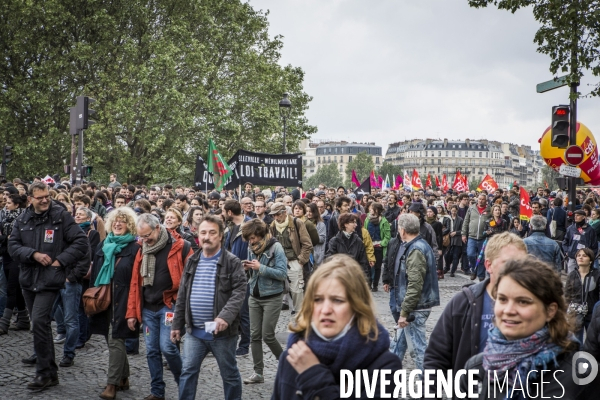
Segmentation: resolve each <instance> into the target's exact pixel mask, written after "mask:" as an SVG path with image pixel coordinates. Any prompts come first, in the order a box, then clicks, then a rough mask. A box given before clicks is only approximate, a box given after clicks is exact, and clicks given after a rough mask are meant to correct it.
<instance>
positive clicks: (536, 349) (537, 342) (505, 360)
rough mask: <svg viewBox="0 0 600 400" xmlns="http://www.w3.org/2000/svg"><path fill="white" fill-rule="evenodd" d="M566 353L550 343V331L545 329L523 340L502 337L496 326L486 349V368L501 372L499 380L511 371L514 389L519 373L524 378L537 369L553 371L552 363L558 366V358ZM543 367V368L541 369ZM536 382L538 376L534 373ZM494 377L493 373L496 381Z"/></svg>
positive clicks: (510, 377) (491, 377)
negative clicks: (549, 366) (551, 369)
mask: <svg viewBox="0 0 600 400" xmlns="http://www.w3.org/2000/svg"><path fill="white" fill-rule="evenodd" d="M562 352H563V348H562V347H560V346H559V345H557V344H554V343H551V342H550V332H549V331H548V327H547V326H544V327H543V328H542V329H540V330H539V331H537V332H535V333H534V334H533V335H531V336H528V337H526V338H524V339H518V340H508V339H506V338H505V337H504V335H502V333H501V332H500V329H498V328H497V327H494V328H493V329H491V330H490V331H489V333H488V341H487V345H486V346H485V349H484V350H483V369H484V370H486V371H498V372H499V374H497V375H498V378H501V377H502V376H504V372H506V371H509V372H508V383H509V385H511V386H512V384H513V382H514V380H515V376H516V374H517V371H518V372H519V375H520V376H521V378H523V377H526V376H527V373H528V372H529V371H531V370H535V369H550V368H548V364H550V363H551V362H552V363H553V364H554V367H558V361H557V360H556V356H557V355H559V354H560V353H562ZM538 367H543V368H538ZM531 375H532V377H533V378H534V379H535V378H536V376H537V374H535V372H534V373H532V374H531ZM494 376H495V374H490V379H491V380H492V381H493V380H494Z"/></svg>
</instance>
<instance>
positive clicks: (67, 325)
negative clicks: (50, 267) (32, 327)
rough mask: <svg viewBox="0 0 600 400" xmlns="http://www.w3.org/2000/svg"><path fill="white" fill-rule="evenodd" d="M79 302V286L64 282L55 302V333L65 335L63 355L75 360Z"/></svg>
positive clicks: (78, 284)
mask: <svg viewBox="0 0 600 400" xmlns="http://www.w3.org/2000/svg"><path fill="white" fill-rule="evenodd" d="M80 301H81V284H80V283H77V282H75V283H71V282H65V287H64V289H61V290H60V292H59V295H58V297H57V298H56V302H55V312H54V319H55V320H56V325H57V328H56V331H57V332H58V333H64V334H66V335H67V338H66V339H65V343H64V345H63V355H64V356H65V357H69V358H75V346H76V345H77V340H78V339H79V302H80Z"/></svg>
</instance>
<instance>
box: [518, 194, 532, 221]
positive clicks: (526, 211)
mask: <svg viewBox="0 0 600 400" xmlns="http://www.w3.org/2000/svg"><path fill="white" fill-rule="evenodd" d="M519 197H520V200H521V206H520V210H519V214H520V215H521V216H520V218H519V219H522V220H524V221H529V220H530V219H531V217H533V210H532V209H531V202H530V200H529V193H527V190H525V188H524V187H523V186H521V187H520V196H519Z"/></svg>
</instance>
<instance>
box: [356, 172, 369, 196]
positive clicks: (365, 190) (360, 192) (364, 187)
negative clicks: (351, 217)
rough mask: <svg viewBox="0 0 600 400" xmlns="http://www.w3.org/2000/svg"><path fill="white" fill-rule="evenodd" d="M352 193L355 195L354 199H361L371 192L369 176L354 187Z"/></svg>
mask: <svg viewBox="0 0 600 400" xmlns="http://www.w3.org/2000/svg"><path fill="white" fill-rule="evenodd" d="M354 194H355V195H356V200H358V201H360V199H362V198H363V196H364V195H369V194H371V177H368V178H367V179H365V181H364V182H363V183H361V185H360V186H359V187H357V188H356V190H355V191H354Z"/></svg>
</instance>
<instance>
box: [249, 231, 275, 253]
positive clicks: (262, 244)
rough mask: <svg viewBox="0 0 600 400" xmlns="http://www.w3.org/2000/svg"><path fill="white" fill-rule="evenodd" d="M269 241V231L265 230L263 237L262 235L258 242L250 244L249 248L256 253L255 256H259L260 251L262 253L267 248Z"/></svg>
mask: <svg viewBox="0 0 600 400" xmlns="http://www.w3.org/2000/svg"><path fill="white" fill-rule="evenodd" d="M270 242H271V233H270V232H267V234H266V235H265V237H263V238H262V239H261V240H259V241H258V242H256V243H254V244H251V245H250V249H252V252H253V253H254V254H255V255H256V258H260V256H261V255H262V253H264V251H265V250H266V249H267V245H268V244H270Z"/></svg>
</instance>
